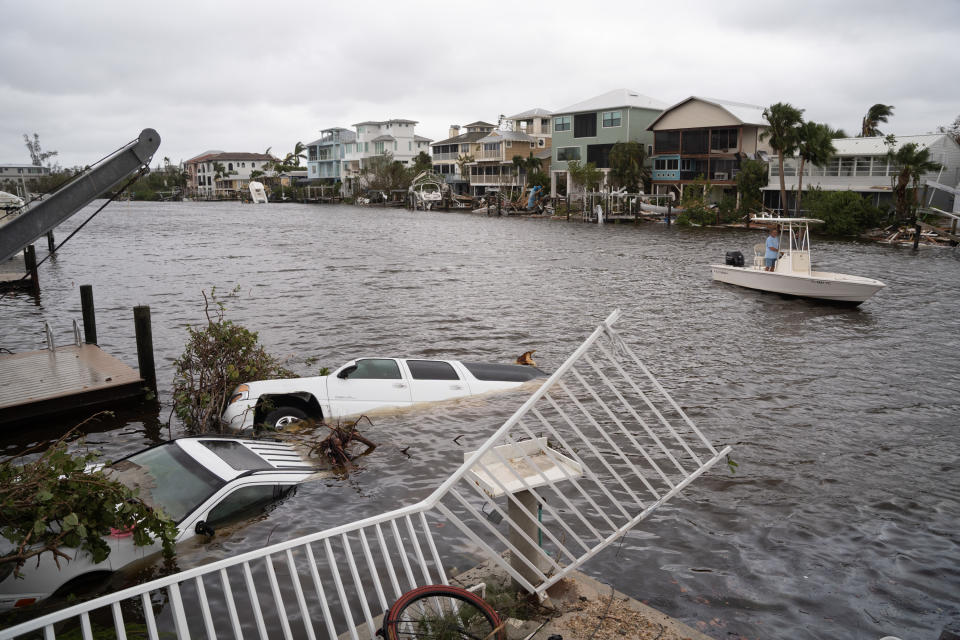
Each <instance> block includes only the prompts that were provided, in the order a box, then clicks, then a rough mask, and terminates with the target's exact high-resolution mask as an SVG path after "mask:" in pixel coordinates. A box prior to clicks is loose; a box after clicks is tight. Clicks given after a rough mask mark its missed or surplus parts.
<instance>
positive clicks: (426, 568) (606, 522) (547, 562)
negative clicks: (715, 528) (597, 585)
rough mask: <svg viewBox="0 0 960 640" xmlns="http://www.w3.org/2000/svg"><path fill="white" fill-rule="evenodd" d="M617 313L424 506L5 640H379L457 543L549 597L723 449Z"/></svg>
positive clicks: (13, 632)
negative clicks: (35, 636) (382, 623)
mask: <svg viewBox="0 0 960 640" xmlns="http://www.w3.org/2000/svg"><path fill="white" fill-rule="evenodd" d="M619 315H620V314H619V311H615V312H614V313H612V314H611V315H610V316H609V317H608V318H607V319H606V320H605V321H604V322H603V323H602V324H601V325H600V326H599V327H597V329H596V330H595V331H594V332H593V333H592V334H591V335H590V336H589V337H588V338H587V339H586V340H585V341H584V343H583V344H582V345H581V346H580V347H579V348H577V350H576V351H575V352H574V353H573V354H572V355H571V356H570V357H569V358H568V359H567V361H566V362H565V363H564V364H563V365H562V366H561V367H560V368H559V369H558V370H557V371H556V373H554V374H553V375H552V376H551V377H550V378H549V379H548V380H547V381H546V382H545V383H544V384H543V385H542V386H541V387H540V388H539V389H538V390H537V391H536V392H535V393H534V394H533V395H532V396H531V397H530V398H529V399H528V400H527V401H526V402H525V403H524V404H523V406H521V407H520V408H519V409H518V410H517V411H516V413H514V414H513V416H511V417H510V418H509V419H508V420H507V421H506V422H505V423H504V424H503V426H501V427H500V429H498V430H497V432H496V433H495V434H494V435H493V436H491V437H490V438H489V440H487V441H486V442H485V443H484V445H483V446H482V447H481V448H480V449H479V450H477V451H476V452H473V453H472V454H468V456H467V459H466V460H465V461H464V463H463V465H462V466H461V467H460V468H459V469H458V470H457V471H456V472H454V473H453V475H451V476H450V477H449V478H448V479H447V480H446V481H445V482H444V483H443V484H442V485H441V486H440V487H438V488H437V489H436V490H435V491H434V492H433V493H432V494H431V495H430V496H429V497H428V498H427V499H425V500H423V501H421V502H419V503H417V504H414V505H411V506H409V507H404V508H402V509H398V510H395V511H391V512H389V513H384V514H381V515H378V516H375V517H371V518H367V519H364V520H360V521H358V522H354V523H351V524H347V525H343V526H340V527H335V528H333V529H328V530H326V531H321V532H318V533H315V534H311V535H308V536H305V537H302V538H299V539H296V540H291V541H288V542H284V543H280V544H276V545H272V546H270V547H267V548H264V549H259V550H256V551H251V552H249V553H245V554H242V555H239V556H236V557H232V558H228V559H225V560H221V561H218V562H215V563H212V564H208V565H205V566H201V567H197V568H195V569H190V570H188V571H184V572H182V573H178V574H176V575H173V576H169V577H166V578H162V579H159V580H155V581H153V582H149V583H146V584H143V585H140V586H137V587H133V588H130V589H127V590H125V591H121V592H118V593H114V594H110V595H107V596H103V597H100V598H98V599H96V600H92V601H90V602H87V603H83V604H79V605H76V606H73V607H70V608H68V609H64V610H62V611H59V612H56V613H53V614H50V615H47V616H43V617H40V618H37V619H35V620H32V621H30V622H27V623H24V624H21V625H19V626H16V627H12V628H9V629H5V630H2V631H0V639H6V638H15V637H18V636H21V635H24V634H28V633H31V632H33V633H35V632H36V631H38V630H43V634H44V637H45V638H47V639H52V638H56V637H58V635H59V634H65V633H72V634H75V633H76V631H77V628H78V627H79V630H80V631H81V632H82V637H83V638H85V639H91V638H92V637H93V635H94V633H95V632H106V633H107V635H110V634H115V636H116V637H117V638H126V637H127V629H128V627H129V628H130V629H134V628H135V629H136V630H137V635H138V636H139V635H142V634H144V635H146V636H147V637H149V638H152V639H156V638H159V637H160V635H161V634H163V635H165V636H166V635H173V636H176V637H178V638H190V637H194V636H196V637H203V636H206V637H207V638H231V637H232V638H236V639H237V640H240V639H241V638H253V637H259V638H263V639H266V638H277V637H283V638H287V639H290V638H308V639H310V640H314V639H317V638H326V639H329V640H336V639H337V638H339V637H349V638H353V639H354V640H359V639H360V638H361V637H363V638H371V639H372V638H374V637H375V636H374V635H373V632H372V631H371V630H373V629H374V628H375V625H374V618H375V616H376V615H378V614H379V613H381V612H383V611H384V610H385V609H387V607H388V606H389V605H390V604H391V603H392V602H393V601H394V600H396V599H397V598H399V596H400V595H401V594H402V593H404V592H405V591H407V590H409V589H412V588H414V587H417V586H422V585H425V584H439V583H443V584H445V583H446V582H447V573H446V570H445V566H446V565H444V562H443V559H442V557H441V553H440V551H441V550H442V549H445V544H446V543H447V542H448V541H450V538H451V536H455V535H456V534H457V533H459V534H461V535H460V536H459V539H458V540H457V541H456V542H457V544H458V545H460V547H463V546H469V547H470V548H471V549H473V550H475V552H476V553H475V555H477V556H479V557H478V558H477V559H478V560H492V561H493V562H495V563H497V564H498V565H499V566H501V567H502V568H503V569H504V570H505V571H506V572H507V573H508V574H509V575H511V576H512V577H513V579H514V580H515V581H516V582H517V583H518V584H519V585H520V586H522V587H523V588H525V589H527V590H528V591H530V592H532V593H537V594H540V595H542V594H544V592H545V591H546V589H547V588H549V587H550V585H552V584H554V583H556V582H557V581H559V580H561V579H562V578H563V577H564V576H566V575H567V574H569V573H570V572H572V571H573V570H574V569H576V568H577V567H579V566H581V565H582V564H584V563H585V562H586V561H588V560H589V559H590V558H592V557H593V556H595V555H596V554H597V553H598V552H600V551H601V550H602V549H603V548H605V547H606V546H608V545H610V544H611V543H613V542H614V541H616V540H617V539H619V538H620V537H621V536H623V535H624V534H626V533H627V532H628V531H629V530H630V529H631V528H633V527H634V526H636V525H637V523H639V522H640V521H642V520H643V519H644V518H646V517H647V516H649V515H650V514H651V513H652V512H653V511H654V510H655V509H656V508H657V507H659V506H660V505H662V504H663V503H665V502H666V501H667V500H669V499H670V498H672V497H673V496H675V495H676V494H677V493H679V492H680V491H681V490H683V489H684V488H685V487H686V486H687V485H688V484H690V483H691V482H692V481H693V480H695V479H696V478H697V477H699V476H700V475H701V474H703V473H704V472H705V471H707V470H708V469H709V468H710V467H711V466H713V465H714V464H715V463H716V462H717V461H719V460H721V459H723V457H724V456H725V454H726V453H728V452H729V450H730V448H729V447H726V448H723V449H722V450H717V449H716V448H715V447H714V446H713V445H712V444H711V443H710V441H709V440H707V438H706V437H705V436H704V435H703V434H702V433H701V432H700V431H699V430H698V429H697V427H696V426H695V425H694V424H693V422H692V421H691V420H690V419H689V418H688V417H687V416H686V414H685V413H684V412H683V411H682V409H681V408H680V406H679V405H678V404H677V403H676V402H675V401H674V400H673V399H672V398H671V397H670V396H669V394H668V393H667V392H666V390H665V389H664V388H663V387H662V386H661V385H660V383H659V382H658V381H657V380H656V379H655V378H654V377H653V376H652V375H651V373H650V371H649V370H648V369H647V368H646V367H645V366H644V365H643V363H642V362H641V361H640V360H639V359H638V358H637V356H636V354H634V352H633V351H632V350H631V349H630V347H629V346H628V345H627V344H626V343H625V342H624V341H623V340H622V339H621V338H620V336H619V335H618V334H617V333H616V332H615V331H614V329H613V324H614V322H615V321H616V320H617V318H618V317H619ZM536 505H541V506H542V521H540V518H538V515H540V514H538V513H537V512H536V511H535V506H536ZM531 506H534V509H531ZM491 514H496V515H495V516H493V515H491ZM442 525H452V526H445V527H444V528H442V529H440V528H439V527H440V526H442ZM438 530H442V531H444V532H445V534H444V537H443V539H440V538H438V537H436V536H435V535H434V533H435V532H436V531H438ZM361 633H362V635H361ZM72 637H73V636H72ZM98 637H99V636H98Z"/></svg>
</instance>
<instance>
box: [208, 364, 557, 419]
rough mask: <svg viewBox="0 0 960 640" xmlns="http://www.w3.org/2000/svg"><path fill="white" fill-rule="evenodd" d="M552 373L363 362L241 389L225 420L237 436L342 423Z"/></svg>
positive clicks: (531, 369)
mask: <svg viewBox="0 0 960 640" xmlns="http://www.w3.org/2000/svg"><path fill="white" fill-rule="evenodd" d="M546 376H547V374H546V373H544V372H543V371H541V370H540V369H537V368H536V367H530V366H525V365H517V364H484V363H477V362H460V361H457V360H425V359H421V358H360V359H358V360H351V361H350V362H348V363H347V364H345V365H343V366H342V367H340V368H339V369H337V370H335V371H334V372H333V373H331V374H330V375H328V376H316V377H312V378H291V379H287V380H258V381H256V382H247V383H244V384H241V385H240V386H238V387H237V388H236V389H235V390H234V392H233V395H232V396H231V398H230V404H229V405H227V408H226V410H225V411H224V412H223V416H222V417H221V420H222V422H223V423H224V424H225V425H226V426H227V427H229V428H230V429H233V430H235V431H248V430H250V429H252V428H253V427H254V426H261V425H262V426H265V427H267V428H269V429H283V428H284V427H285V426H287V425H288V424H290V423H291V422H296V421H298V420H303V419H305V418H312V419H316V420H325V419H338V418H342V417H344V416H350V415H359V414H362V413H368V412H370V411H374V410H376V409H382V408H387V407H405V406H409V405H412V404H414V403H418V402H435V401H437V400H450V399H453V398H459V397H462V396H470V395H477V394H480V393H487V392H490V391H502V390H505V389H512V388H514V387H517V386H519V385H521V384H523V383H525V382H528V381H530V380H534V379H536V378H546Z"/></svg>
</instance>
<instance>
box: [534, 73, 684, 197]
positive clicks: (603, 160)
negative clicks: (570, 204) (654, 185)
mask: <svg viewBox="0 0 960 640" xmlns="http://www.w3.org/2000/svg"><path fill="white" fill-rule="evenodd" d="M666 107H667V104H666V103H665V102H661V101H660V100H656V99H655V98H651V97H649V96H645V95H643V94H641V93H639V92H637V91H631V90H629V89H616V90H614V91H609V92H607V93H604V94H602V95H599V96H595V97H593V98H590V99H589V100H584V101H583V102H578V103H577V104H572V105H570V106H568V107H564V108H563V109H557V110H556V111H555V112H554V114H553V158H552V162H551V166H550V193H551V195H556V193H557V183H558V181H563V182H565V183H566V185H567V192H568V193H569V191H570V189H571V187H572V184H571V182H570V174H569V172H568V171H567V162H569V161H570V160H577V161H579V162H581V163H587V162H592V163H594V164H595V165H596V166H597V167H598V168H599V169H602V170H603V172H604V174H607V173H609V171H610V150H611V149H612V148H613V145H614V144H616V143H618V142H630V141H633V142H638V143H640V144H642V145H643V146H644V148H645V149H647V151H648V154H649V153H650V152H651V151H652V148H653V132H651V131H649V130H648V127H649V126H650V124H651V123H652V122H653V121H654V120H655V119H656V118H657V116H659V115H660V113H662V112H663V110H664V109H665V108H666Z"/></svg>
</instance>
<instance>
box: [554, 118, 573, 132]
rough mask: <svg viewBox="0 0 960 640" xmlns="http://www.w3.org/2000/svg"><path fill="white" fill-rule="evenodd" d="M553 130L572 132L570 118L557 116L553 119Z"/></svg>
mask: <svg viewBox="0 0 960 640" xmlns="http://www.w3.org/2000/svg"><path fill="white" fill-rule="evenodd" d="M553 130H554V132H556V131H570V116H557V117H556V118H554V119H553Z"/></svg>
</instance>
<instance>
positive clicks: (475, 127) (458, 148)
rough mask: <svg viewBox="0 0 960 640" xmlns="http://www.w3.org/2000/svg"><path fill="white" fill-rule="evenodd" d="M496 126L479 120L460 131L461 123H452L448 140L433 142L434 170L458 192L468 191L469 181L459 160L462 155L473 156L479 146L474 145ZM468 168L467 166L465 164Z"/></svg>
mask: <svg viewBox="0 0 960 640" xmlns="http://www.w3.org/2000/svg"><path fill="white" fill-rule="evenodd" d="M495 128H496V125H493V124H490V123H489V122H483V121H482V120H477V121H476V122H471V123H470V124H468V125H464V127H463V129H464V130H465V132H464V133H461V132H460V126H459V125H455V124H454V125H450V131H449V133H448V137H447V139H446V140H440V141H439V142H435V143H433V146H432V149H433V170H434V171H435V172H436V173H439V174H440V175H442V176H443V177H444V179H445V180H446V181H447V183H449V184H450V185H451V188H453V189H454V191H455V192H456V193H460V194H463V193H467V192H468V190H469V183H468V181H467V179H466V176H463V175H461V174H460V165H459V164H458V163H457V160H458V159H459V158H460V156H471V154H472V153H473V152H474V151H478V150H479V148H480V147H479V146H477V147H473V146H471V145H475V144H476V143H477V142H478V141H479V140H480V139H481V138H483V137H485V136H487V135H488V134H489V133H490V132H491V131H493V130H494V129H495ZM464 169H465V170H466V166H464Z"/></svg>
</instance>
